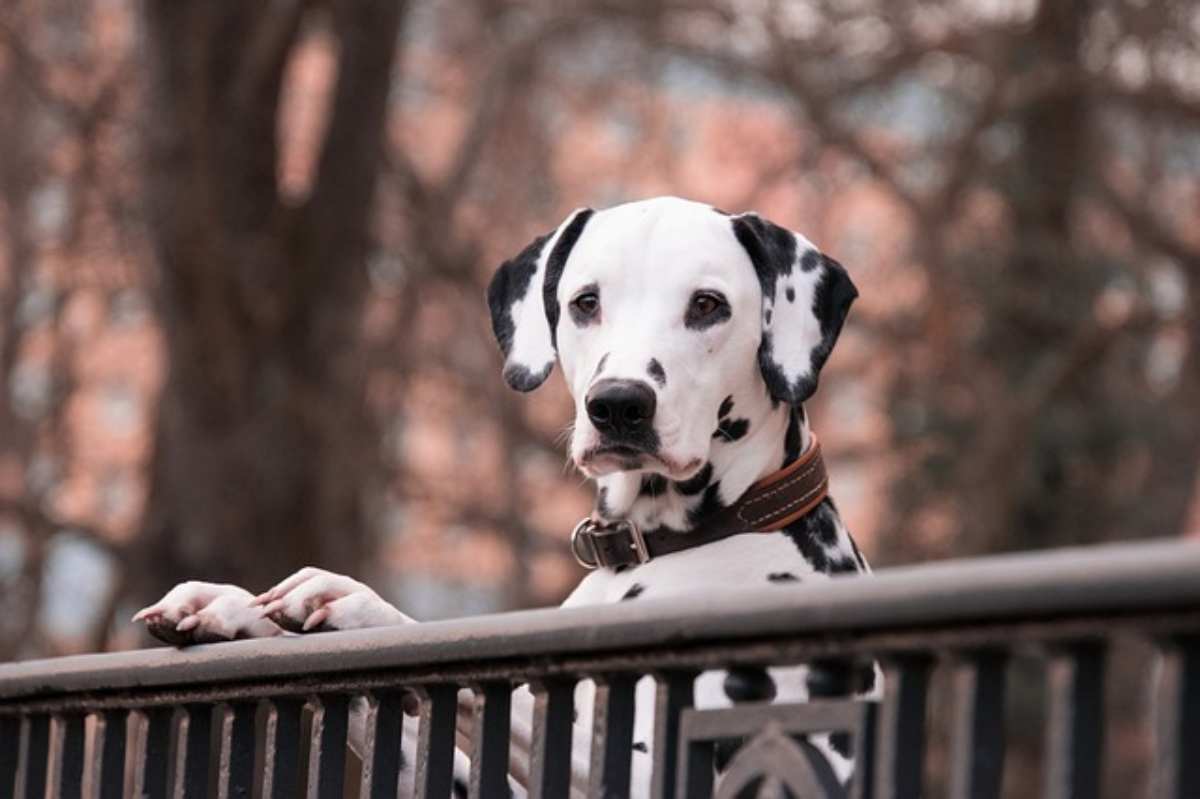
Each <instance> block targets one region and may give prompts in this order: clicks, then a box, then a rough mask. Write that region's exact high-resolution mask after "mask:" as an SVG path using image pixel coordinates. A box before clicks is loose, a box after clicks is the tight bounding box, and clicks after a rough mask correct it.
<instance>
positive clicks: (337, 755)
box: [308, 694, 350, 799]
mask: <svg viewBox="0 0 1200 799" xmlns="http://www.w3.org/2000/svg"><path fill="white" fill-rule="evenodd" d="M349 704H350V702H349V697H346V696H342V695H339V694H325V695H322V696H320V697H317V698H316V699H314V700H313V701H312V708H313V719H312V739H311V740H310V741H309V747H310V748H309V754H308V797H309V799H332V798H333V797H340V796H341V795H342V788H343V787H344V785H345V782H346V720H347V711H348V710H349Z"/></svg>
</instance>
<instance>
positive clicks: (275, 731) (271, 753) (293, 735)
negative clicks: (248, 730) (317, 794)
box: [262, 697, 304, 799]
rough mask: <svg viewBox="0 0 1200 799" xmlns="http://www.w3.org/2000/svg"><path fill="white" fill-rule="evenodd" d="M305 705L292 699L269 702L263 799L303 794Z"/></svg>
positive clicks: (264, 752) (263, 771) (284, 797)
mask: <svg viewBox="0 0 1200 799" xmlns="http://www.w3.org/2000/svg"><path fill="white" fill-rule="evenodd" d="M303 712H304V702H303V701H302V700H300V699H293V698H291V697H286V698H280V699H272V700H270V701H269V714H268V716H267V723H266V734H265V736H264V737H265V739H266V740H265V741H264V742H263V765H262V795H263V797H264V799H295V797H296V796H297V795H298V794H299V793H300V717H301V715H302V714H303Z"/></svg>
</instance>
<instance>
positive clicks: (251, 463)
mask: <svg viewBox="0 0 1200 799" xmlns="http://www.w3.org/2000/svg"><path fill="white" fill-rule="evenodd" d="M403 6H404V3H403V2H396V0H370V1H369V2H368V1H363V2H350V1H349V0H347V1H346V2H330V3H328V4H325V5H321V6H319V7H316V6H314V5H313V4H310V3H305V2H300V1H299V0H297V1H296V2H277V3H246V2H243V0H222V1H221V2H217V1H216V0H189V1H185V0H152V2H149V3H148V4H147V5H146V7H145V18H146V29H147V36H148V39H149V50H150V53H149V60H150V66H151V70H152V74H153V76H154V80H155V83H154V85H153V86H152V87H151V98H150V104H149V105H150V112H149V114H148V116H147V119H146V140H147V144H148V149H149V153H148V156H149V157H148V161H149V167H148V169H149V175H148V180H147V190H148V206H149V209H150V213H151V221H152V235H153V236H154V239H155V245H156V254H157V259H158V263H159V284H158V287H157V288H158V297H157V299H158V303H159V308H160V313H161V317H162V320H163V327H164V335H165V344H166V348H167V361H168V363H169V364H170V373H169V375H168V377H167V382H166V385H165V388H164V393H163V398H162V405H161V409H160V416H159V420H158V426H157V430H156V442H155V447H156V454H155V460H154V466H153V470H152V475H151V486H150V493H149V500H148V509H147V514H146V522H145V529H144V538H145V546H143V547H140V548H139V551H140V552H141V553H143V554H144V556H145V557H146V558H147V561H146V563H145V567H144V568H142V569H140V570H139V571H140V575H139V576H138V577H137V579H139V580H141V583H140V584H138V585H135V586H134V590H135V592H136V593H137V594H138V595H139V598H142V599H146V598H151V597H153V596H156V595H157V594H159V593H161V592H162V591H163V590H165V589H166V588H168V587H169V586H170V585H171V584H173V583H175V582H176V581H179V580H182V579H186V578H199V579H210V580H219V581H231V582H236V583H239V584H242V585H245V586H246V587H248V588H250V589H252V590H262V589H264V588H266V587H268V586H269V585H270V584H271V583H273V582H274V581H276V580H278V579H280V578H281V577H283V576H285V575H286V574H288V573H289V572H291V571H293V570H294V569H296V568H299V567H301V566H304V565H307V564H314V565H316V564H319V565H321V566H323V567H326V568H330V569H334V570H343V571H355V570H357V569H358V568H359V567H360V566H361V565H362V561H363V559H364V556H365V553H366V552H367V540H366V538H367V531H366V529H365V513H364V497H365V492H366V491H367V489H368V488H369V487H370V486H371V484H372V482H373V480H374V479H375V478H376V475H377V467H378V459H377V457H376V454H375V453H376V438H375V435H374V432H375V431H374V429H373V425H372V423H371V421H370V418H369V415H368V413H367V409H366V406H365V392H366V379H365V378H366V368H365V363H364V359H363V348H362V344H361V329H360V328H361V323H362V315H361V310H362V307H363V303H364V298H365V295H366V290H367V276H366V266H365V261H366V257H367V255H368V248H369V246H370V244H371V232H372V230H371V218H372V216H371V209H372V201H373V197H374V193H375V186H376V177H377V175H378V174H379V172H380V171H381V167H382V159H383V133H384V123H385V117H386V106H387V96H388V90H389V86H390V82H391V77H392V64H393V58H394V50H395V45H396V41H397V36H398V28H399V24H400V21H401V17H402V14H403ZM314 13H328V15H329V16H328V19H327V22H328V27H329V29H330V31H331V33H332V34H333V37H334V38H335V40H336V43H337V48H338V67H337V82H336V88H335V89H334V94H333V99H332V101H331V103H330V110H329V112H328V118H327V120H326V122H325V130H326V131H327V133H326V136H325V140H324V142H323V144H322V149H321V151H320V153H319V160H318V164H317V167H316V176H315V180H314V183H313V188H312V191H311V194H310V195H309V196H308V197H307V198H306V199H304V200H302V201H299V200H297V201H284V200H283V199H282V198H281V196H280V193H279V188H278V185H277V160H278V153H277V126H278V124H279V123H278V112H279V110H280V102H281V89H282V87H283V82H284V72H285V67H286V65H287V63H288V58H289V57H290V55H291V54H292V52H293V50H294V48H295V47H296V45H297V43H298V41H299V36H300V32H301V29H302V25H303V24H304V23H305V22H306V15H311V14H314Z"/></svg>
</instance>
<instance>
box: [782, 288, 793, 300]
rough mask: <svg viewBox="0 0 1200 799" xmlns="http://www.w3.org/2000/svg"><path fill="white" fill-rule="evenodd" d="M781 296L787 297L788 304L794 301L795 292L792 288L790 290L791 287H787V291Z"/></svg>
mask: <svg viewBox="0 0 1200 799" xmlns="http://www.w3.org/2000/svg"><path fill="white" fill-rule="evenodd" d="M783 296H785V297H787V301H788V302H795V301H796V290H795V289H794V288H792V287H791V286H788V287H787V291H785V292H784V293H783Z"/></svg>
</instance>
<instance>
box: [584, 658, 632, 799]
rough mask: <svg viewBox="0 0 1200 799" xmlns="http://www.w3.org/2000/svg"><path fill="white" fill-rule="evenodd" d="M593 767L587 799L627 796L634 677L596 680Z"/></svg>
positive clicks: (613, 676) (599, 678)
mask: <svg viewBox="0 0 1200 799" xmlns="http://www.w3.org/2000/svg"><path fill="white" fill-rule="evenodd" d="M595 681H596V707H595V711H594V717H593V721H594V725H593V727H592V763H591V768H590V770H589V776H588V780H589V785H588V796H590V797H593V799H610V798H615V797H626V796H628V795H629V777H630V757H631V755H632V752H633V713H634V693H635V689H636V687H637V676H636V675H633V674H604V675H600V676H598V677H596V678H595Z"/></svg>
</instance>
